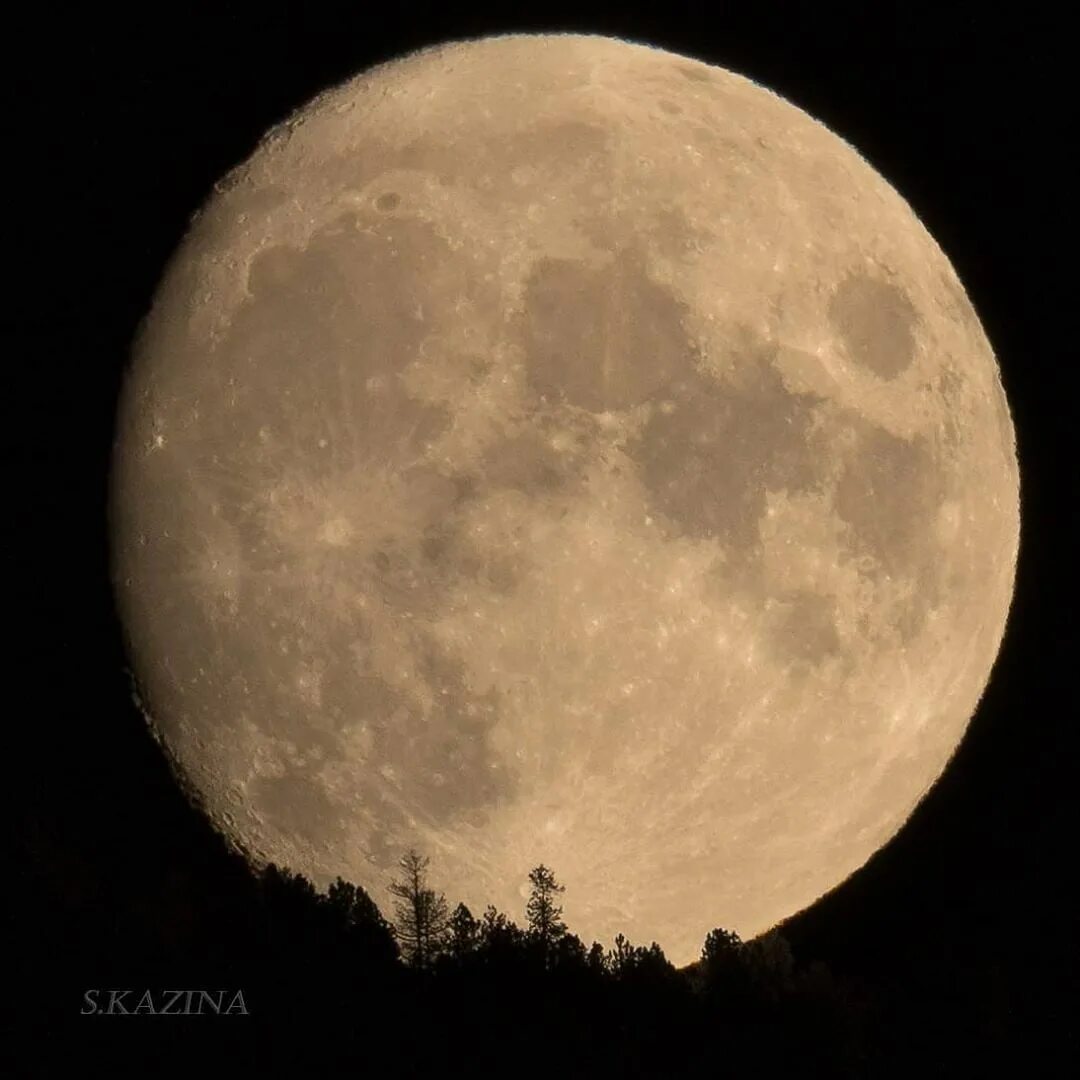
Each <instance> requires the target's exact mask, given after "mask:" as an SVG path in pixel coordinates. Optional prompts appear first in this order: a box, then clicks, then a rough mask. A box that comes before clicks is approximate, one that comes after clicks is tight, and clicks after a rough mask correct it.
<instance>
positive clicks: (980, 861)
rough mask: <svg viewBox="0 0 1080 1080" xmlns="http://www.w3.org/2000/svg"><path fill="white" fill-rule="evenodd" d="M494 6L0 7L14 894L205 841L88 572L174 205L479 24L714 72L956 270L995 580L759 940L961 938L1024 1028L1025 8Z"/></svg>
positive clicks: (930, 959) (170, 237) (99, 571)
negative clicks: (960, 667)
mask: <svg viewBox="0 0 1080 1080" xmlns="http://www.w3.org/2000/svg"><path fill="white" fill-rule="evenodd" d="M95 7H96V6H95ZM200 7H201V10H200ZM520 7H521V10H523V11H524V12H526V13H527V14H521V13H520V11H519V9H518V8H517V7H515V8H514V9H513V12H511V11H510V9H509V8H508V9H507V10H506V11H499V10H498V9H491V10H488V9H483V13H479V12H480V11H481V9H479V8H475V7H473V6H472V5H469V4H461V5H442V4H440V5H424V4H416V3H411V4H409V5H389V4H384V5H368V4H350V5H340V6H335V5H327V4H320V3H317V2H311V3H303V4H293V5H277V4H272V3H267V4H262V5H257V6H253V7H252V9H251V11H250V12H249V11H245V10H242V9H240V8H239V7H236V6H234V5H231V4H217V5H209V4H208V5H202V6H200V5H182V6H177V7H168V8H165V9H156V8H155V6H153V5H143V6H142V7H140V8H138V9H136V10H135V11H134V13H123V14H122V13H121V12H120V8H119V5H117V7H116V9H115V10H114V11H112V12H107V13H105V14H102V13H101V12H100V11H98V10H91V9H88V10H85V11H82V12H79V13H76V14H72V13H70V12H68V11H64V10H61V9H59V8H57V9H56V10H54V11H52V12H49V11H44V10H41V9H40V8H39V9H38V10H36V11H35V12H33V13H28V12H29V9H26V11H24V12H23V13H21V14H17V15H16V16H14V17H13V20H12V21H11V22H9V25H8V28H7V32H6V35H5V36H6V39H7V45H6V52H7V54H8V55H7V58H6V60H7V62H6V66H5V81H6V82H7V84H8V107H7V109H6V115H5V118H4V119H5V124H6V126H7V136H6V139H5V140H4V141H5V149H6V151H7V153H6V154H5V159H6V168H5V172H6V174H7V179H8V181H9V182H13V183H14V188H15V195H14V196H13V197H9V200H8V201H7V215H6V232H7V234H8V237H9V242H8V269H9V273H11V274H12V275H13V280H14V282H15V291H14V293H13V294H12V293H11V292H9V294H8V303H7V305H6V310H5V312H4V316H3V317H4V329H5V338H6V345H5V349H4V354H5V360H6V368H7V371H8V372H9V373H10V375H11V380H10V381H9V382H8V384H7V393H6V399H7V405H8V414H9V420H8V433H9V436H10V443H9V449H8V452H7V457H8V461H9V464H10V465H11V467H12V468H11V478H12V481H13V484H14V489H13V490H12V491H10V492H9V495H8V504H7V505H8V509H9V512H10V514H9V522H10V524H9V529H10V532H11V533H12V534H13V538H14V544H13V545H12V546H13V555H12V556H10V561H9V567H10V571H9V572H10V585H9V595H12V596H13V599H14V606H15V616H14V626H15V628H16V633H15V635H14V636H15V639H16V651H15V653H14V654H13V656H12V660H13V666H12V669H11V673H10V674H9V677H8V685H9V687H14V688H15V690H16V694H15V702H14V707H13V708H12V710H11V711H10V712H9V713H8V717H7V730H8V731H9V732H10V733H12V734H13V736H14V745H12V746H9V748H8V754H7V762H8V770H9V774H10V775H11V777H12V781H13V791H14V794H15V798H16V806H17V809H16V811H15V813H14V815H13V816H12V817H11V818H10V820H11V821H12V822H13V827H14V836H13V840H12V849H13V850H14V851H15V853H16V857H17V860H16V861H17V862H18V864H19V867H20V871H21V873H22V875H23V876H22V877H20V878H19V879H17V880H18V881H19V882H20V885H19V886H18V887H25V888H26V889H32V890H36V892H37V894H38V895H39V902H40V903H41V904H44V905H54V906H55V907H56V910H57V911H58V912H59V913H62V915H63V917H64V918H65V919H68V920H72V921H73V923H74V924H75V925H76V926H78V925H79V920H80V918H81V917H82V911H83V903H84V897H85V896H86V895H87V894H88V893H93V892H94V890H95V889H98V890H100V889H102V888H105V887H106V886H105V885H104V884H102V883H103V882H106V881H107V880H108V879H109V878H110V877H112V876H115V875H120V876H124V875H131V874H133V873H135V872H136V870H137V871H138V872H139V873H145V874H147V875H157V876H158V877H159V878H160V879H161V880H177V879H185V880H197V881H199V882H201V883H203V887H206V888H212V887H213V880H214V873H215V865H216V863H215V858H216V856H215V852H216V846H215V844H214V843H213V841H212V838H211V836H210V834H209V831H208V830H207V829H205V828H204V827H203V826H202V825H201V823H200V820H199V819H198V818H197V816H195V815H193V814H192V813H190V812H189V811H188V809H187V808H186V805H185V804H184V802H183V800H182V799H181V797H180V796H179V794H178V793H177V791H176V789H175V787H174V785H173V784H172V781H171V779H170V777H169V774H168V771H167V769H166V768H165V766H164V764H163V763H162V760H161V758H160V755H159V752H158V750H157V747H156V746H155V744H154V743H153V742H152V740H151V739H150V738H149V736H148V735H147V734H146V732H145V730H144V728H143V725H142V721H141V719H140V717H139V715H138V714H137V712H136V711H135V709H134V707H133V705H132V704H131V701H130V697H129V690H128V684H127V681H126V677H125V675H124V672H123V654H122V651H121V645H120V637H119V628H118V626H117V624H116V621H115V618H114V615H113V611H112V607H111V598H110V594H109V589H108V583H107V579H106V553H107V547H106V535H105V520H104V500H105V482H106V475H107V466H108V453H109V447H110V440H111V425H112V418H113V406H114V401H115V396H116V393H117V390H118V386H119V379H120V376H121V373H122V370H123V365H124V363H125V359H126V349H127V345H128V343H129V341H130V338H131V335H132V333H133V331H134V329H135V327H136V324H137V323H138V320H139V319H140V317H141V316H142V315H143V314H144V313H145V311H146V310H147V308H148V306H149V303H150V300H151V297H152V294H153V291H154V288H155V286H156V283H157V280H158V277H159V275H160V273H161V270H162V268H163V266H164V264H165V262H166V260H167V259H168V257H169V255H170V253H171V252H172V250H173V249H174V247H175V246H176V244H177V242H178V241H179V240H180V238H181V236H182V235H183V233H184V230H185V227H186V224H187V221H188V219H189V217H190V215H191V214H192V213H193V212H194V211H195V210H196V208H197V207H198V206H199V204H200V203H201V202H202V201H203V199H204V198H205V196H206V195H207V193H208V192H209V191H210V189H211V187H212V185H213V183H214V182H215V181H216V180H217V179H219V178H220V177H221V176H222V174H223V173H225V172H226V171H227V170H228V169H229V168H230V167H231V166H232V165H234V164H237V163H238V162H239V161H241V160H243V159H244V158H245V157H246V156H247V155H248V154H249V153H250V152H251V150H252V149H253V148H254V146H255V144H256V142H257V140H258V138H259V136H260V135H261V134H262V133H263V132H264V131H265V130H266V129H267V128H268V127H270V126H271V125H272V124H274V123H276V122H278V121H280V120H282V119H283V118H284V117H285V116H286V115H287V114H288V113H289V112H290V111H291V110H292V109H294V108H296V107H298V106H299V105H301V104H303V103H304V102H305V101H307V100H308V99H309V98H310V97H311V96H313V95H314V94H315V93H317V92H318V91H319V90H321V89H323V88H325V87H326V86H328V85H330V84H333V83H335V82H338V81H340V80H342V79H344V78H346V77H347V76H349V75H351V74H353V73H355V72H356V71H358V70H360V69H362V68H364V67H367V66H369V65H370V64H372V63H375V62H379V61H382V60H386V59H390V58H392V57H393V56H395V55H398V54H400V53H402V52H405V51H409V50H411V49H413V48H416V47H419V46H421V45H425V44H430V43H436V42H438V41H442V40H447V39H455V38H465V37H472V36H477V35H480V34H484V33H488V32H506V31H522V30H555V29H563V30H577V31H588V32H601V33H609V34H614V35H617V36H622V37H626V38H629V39H631V40H638V41H644V42H650V43H653V44H656V45H660V46H662V47H665V48H668V49H670V50H673V51H676V52H682V53H685V54H687V55H691V56H696V57H699V58H700V59H703V60H706V61H709V62H713V63H718V64H721V65H722V66H725V67H728V68H731V69H733V70H735V71H738V72H741V73H743V74H745V75H748V76H750V77H752V78H754V79H755V80H757V81H759V82H761V83H763V84H765V85H767V86H769V87H771V88H772V89H774V90H776V91H777V92H779V93H780V94H781V95H783V96H784V97H787V98H788V99H789V100H791V101H793V102H794V103H795V104H797V105H799V106H800V107H801V108H803V109H804V110H806V111H807V112H809V113H810V114H811V115H813V116H815V117H817V118H818V119H820V120H822V121H823V122H824V123H825V124H826V125H828V126H829V127H830V128H832V130H834V131H836V132H837V133H839V134H840V135H842V136H843V137H844V138H845V139H846V140H847V141H848V142H850V143H852V144H853V145H854V146H855V147H856V148H857V149H858V150H859V151H860V152H861V153H862V154H863V155H864V156H865V157H866V158H867V159H868V160H869V161H870V162H871V164H873V165H874V166H875V167H876V168H877V169H878V170H879V171H880V172H881V173H882V174H883V175H884V176H885V177H886V178H887V179H888V180H889V181H890V182H891V183H892V184H893V185H894V186H895V187H896V188H897V189H898V190H899V191H900V193H901V194H902V195H903V196H904V197H905V198H906V199H907V200H908V201H909V202H910V203H911V205H912V206H913V207H914V209H915V211H916V213H917V214H918V215H919V216H920V217H921V219H922V220H923V222H924V224H925V225H926V226H927V228H928V229H929V231H930V232H931V233H932V234H933V235H934V237H935V238H936V239H937V241H938V242H939V244H940V245H941V246H942V248H943V249H944V251H945V252H946V254H947V255H948V257H949V258H950V259H951V261H952V263H953V265H954V266H955V267H956V270H957V272H958V273H959V275H960V278H961V280H962V281H963V282H964V284H965V286H966V288H967V290H968V293H969V296H970V298H971V300H972V302H973V304H974V306H975V308H976V310H977V311H978V313H979V315H980V318H981V319H982V322H983V325H984V327H985V329H986V332H987V334H988V336H989V338H990V340H991V342H992V344H993V346H994V348H995V351H996V354H997V356H998V360H999V363H1000V365H1001V368H1002V372H1003V379H1004V383H1005V387H1006V392H1007V395H1008V398H1009V402H1010V406H1011V408H1012V411H1013V416H1014V420H1015V423H1016V426H1017V430H1018V435H1019V440H1020V460H1021V476H1022V488H1023V513H1022V524H1023V534H1022V551H1021V563H1020V570H1019V577H1018V584H1017V593H1016V600H1015V604H1014V607H1013V611H1012V615H1011V617H1010V622H1009V627H1008V632H1007V636H1006V640H1005V643H1004V646H1003V649H1002V653H1001V656H1000V658H999V661H998V664H997V666H996V668H995V670H994V675H993V678H992V681H991V684H990V687H989V688H988V690H987V693H986V695H985V698H984V700H983V702H982V705H981V707H980V709H979V712H978V714H977V716H976V717H975V719H974V721H973V722H972V725H971V727H970V729H969V733H968V735H967V737H966V739H965V741H964V743H963V745H962V746H961V748H960V750H959V752H958V753H957V755H956V757H955V758H954V760H953V762H952V763H951V765H950V767H949V769H948V771H947V773H946V775H945V776H944V778H943V779H942V780H941V781H940V783H939V784H938V785H937V786H936V788H935V789H934V790H933V791H932V793H931V794H930V795H929V796H928V797H927V798H926V799H925V800H924V802H923V803H922V804H921V806H920V807H919V809H918V810H917V812H916V814H915V815H914V817H913V818H912V820H911V821H910V823H909V824H908V826H907V827H906V828H905V829H904V830H903V832H902V833H901V834H900V836H898V837H897V838H896V840H895V841H894V842H893V843H892V844H890V845H889V846H888V847H887V848H886V849H885V850H884V851H883V852H881V853H880V854H879V855H878V856H877V857H876V858H874V859H873V860H872V861H871V863H870V864H869V865H868V866H867V867H866V868H865V869H864V870H863V871H861V872H860V873H859V874H857V875H856V876H855V877H854V878H853V879H852V880H851V881H849V882H848V883H846V884H845V885H844V886H843V887H841V888H840V889H838V890H837V891H836V892H834V893H833V894H832V895H830V896H829V897H827V898H826V899H825V900H824V901H822V902H821V903H820V904H818V905H816V906H815V907H814V908H813V909H811V910H810V911H809V912H807V913H804V914H803V915H802V916H800V917H798V918H797V919H795V920H793V921H792V923H791V924H790V925H789V928H788V930H789V933H790V936H791V938H792V940H793V942H794V943H795V945H796V948H797V951H798V950H804V951H806V952H809V953H812V954H814V955H818V956H822V957H823V958H826V959H827V960H829V962H830V963H833V964H834V965H836V966H837V967H838V968H847V969H850V970H854V971H859V970H863V971H868V972H870V973H875V972H889V973H891V975H890V977H894V978H898V979H901V980H903V979H909V980H916V981H917V980H919V979H926V978H928V977H929V976H927V974H926V973H927V972H928V971H930V972H933V973H934V976H933V977H934V979H936V981H937V985H938V988H939V990H940V988H941V987H942V986H944V985H946V983H947V979H948V975H947V972H948V971H950V970H956V969H962V968H963V967H964V965H966V964H968V965H970V964H974V963H975V962H976V960H977V958H979V957H985V955H986V951H987V950H994V951H995V953H996V955H997V956H998V957H999V958H1000V959H999V961H996V962H995V967H994V969H993V970H995V971H997V975H995V976H994V977H998V978H1000V979H1002V980H1004V981H1005V982H1007V983H1009V984H1010V985H1015V984H1018V983H1020V982H1023V983H1024V985H1025V986H1028V985H1029V984H1030V987H1031V993H1030V994H1027V993H1025V995H1024V998H1025V1001H1026V1004H1025V1005H1024V1006H1023V1008H1024V1009H1025V1010H1027V1012H1025V1015H1024V1017H1023V1023H1024V1025H1025V1026H1027V1027H1029V1029H1030V1031H1031V1032H1032V1034H1033V1038H1039V1037H1041V1033H1043V1032H1044V1030H1047V1029H1049V1028H1051V1027H1054V1026H1060V1025H1064V1024H1071V1019H1070V1018H1071V1014H1072V1011H1073V1009H1074V1007H1075V999H1072V1000H1070V999H1068V998H1067V996H1066V993H1067V988H1068V985H1069V983H1068V979H1067V969H1068V967H1069V965H1070V964H1071V962H1072V959H1071V945H1070V940H1071V936H1072V935H1073V934H1074V933H1075V929H1076V925H1075V914H1074V911H1075V899H1074V896H1075V894H1074V892H1073V891H1072V890H1071V888H1070V887H1068V886H1067V885H1066V881H1067V875H1068V872H1069V870H1070V865H1069V864H1070V856H1069V854H1068V853H1069V851H1070V850H1071V849H1072V846H1073V844H1072V842H1071V824H1072V814H1071V813H1070V811H1071V810H1072V809H1073V806H1074V798H1075V795H1074V792H1075V786H1076V781H1075V779H1074V775H1073V774H1074V772H1075V761H1076V757H1075V751H1076V748H1077V739H1076V734H1075V727H1076V717H1075V714H1076V707H1075V702H1074V694H1073V693H1072V692H1071V684H1072V683H1073V682H1074V678H1075V677H1074V676H1073V674H1072V672H1071V670H1070V668H1071V664H1072V663H1073V662H1075V660H1074V658H1075V654H1076V648H1075V647H1076V640H1077V638H1076V616H1075V607H1074V605H1075V602H1076V596H1075V590H1074V583H1075V576H1074V574H1073V559H1074V557H1075V553H1076V550H1077V546H1076V534H1075V532H1074V530H1073V526H1074V525H1075V510H1074V499H1075V490H1076V473H1077V461H1076V453H1075V445H1076V443H1075V437H1074V426H1075V419H1074V418H1075V406H1074V405H1073V404H1072V400H1071V395H1070V391H1071V390H1072V389H1073V388H1074V386H1075V383H1076V380H1075V375H1074V367H1075V364H1076V347H1075V343H1074V342H1073V340H1072V335H1071V334H1070V333H1067V332H1066V328H1067V326H1068V323H1069V321H1070V319H1071V318H1072V314H1073V304H1074V303H1075V295H1074V294H1075V279H1076V270H1075V265H1076V258H1075V254H1073V253H1071V252H1070V251H1068V250H1067V248H1068V246H1069V245H1070V244H1072V245H1074V244H1075V238H1074V237H1071V236H1070V235H1069V232H1070V231H1071V230H1068V229H1067V226H1068V225H1072V224H1075V216H1076V215H1075V209H1071V210H1070V209H1068V208H1067V205H1066V202H1067V195H1071V192H1068V189H1069V188H1071V186H1072V175H1073V174H1072V173H1071V172H1070V171H1069V169H1068V168H1067V166H1066V153H1067V151H1068V150H1069V149H1071V143H1072V138H1071V136H1070V133H1069V125H1068V123H1067V121H1066V101H1067V100H1068V98H1069V97H1074V95H1069V94H1068V89H1070V88H1071V78H1070V76H1071V71H1070V69H1069V65H1070V64H1072V63H1073V62H1074V61H1073V60H1072V59H1071V58H1069V57H1068V56H1067V53H1066V49H1067V47H1068V45H1067V42H1066V41H1065V38H1066V34H1065V27H1064V22H1063V19H1062V17H1061V16H1058V15H1055V14H1054V11H1055V7H1054V6H1053V5H1050V4H1036V3H1027V4H1024V5H1019V6H1016V7H1013V6H1012V5H1000V6H998V5H991V4H989V3H977V4H976V3H964V4H952V5H933V4H907V3H904V4H901V3H892V2H890V3H876V4H869V3H859V4H837V3H826V2H824V0H822V2H817V3H790V2H789V3H779V2H776V3H766V2H758V3H740V4H724V3H709V4H706V3H701V4H687V3H663V4H650V5H647V6H645V8H644V9H643V10H644V11H648V12H649V13H648V14H645V13H641V14H635V13H634V12H633V11H632V10H631V11H629V12H628V11H626V10H625V9H623V10H622V13H621V14H612V11H613V10H615V5H611V6H610V7H608V8H607V9H606V11H605V9H603V8H598V7H597V6H592V8H590V5H588V4H584V3H577V4H573V5H565V6H564V7H565V10H563V11H560V10H559V7H560V5H557V4H545V5H543V6H542V10H543V12H544V14H542V15H541V14H539V13H538V12H539V11H540V10H541V5H530V4H524V5H521V6H520ZM455 8H460V10H455ZM474 11H475V12H477V13H476V14H471V13H470V12H474ZM514 12H516V13H514ZM530 12H531V13H530ZM9 19H12V17H10V16H9ZM373 20H374V21H373ZM1073 198H1075V196H1073ZM12 237H13V243H12V241H11V239H10V238H12ZM5 711H6V710H5ZM557 869H558V868H556V870H557ZM717 921H718V923H720V922H721V914H720V913H718V919H717ZM85 932H86V933H87V934H92V933H93V932H94V927H93V925H92V924H91V922H90V921H89V920H88V921H87V923H86V926H85Z"/></svg>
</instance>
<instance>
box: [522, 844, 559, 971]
mask: <svg viewBox="0 0 1080 1080" xmlns="http://www.w3.org/2000/svg"><path fill="white" fill-rule="evenodd" d="M529 884H530V885H531V886H532V891H531V892H530V894H529V901H528V903H527V904H526V905H525V914H526V917H527V918H528V920H529V936H530V938H531V939H532V940H533V942H534V943H535V944H536V945H537V946H538V948H539V950H540V955H541V958H542V960H543V963H544V966H545V967H547V966H549V964H550V962H551V957H552V951H553V949H554V947H555V945H556V944H557V943H558V942H559V941H560V940H561V939H562V938H564V937H565V936H566V923H564V922H563V918H562V913H563V909H562V907H561V906H560V905H559V904H558V903H557V902H556V901H557V900H558V897H559V896H560V894H562V893H564V892H565V891H566V886H565V885H560V884H559V882H558V881H556V880H555V875H554V874H553V873H552V872H551V870H549V869H548V868H547V867H546V866H544V864H543V863H541V864H540V865H539V866H537V867H535V868H534V869H533V870H530V871H529Z"/></svg>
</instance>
